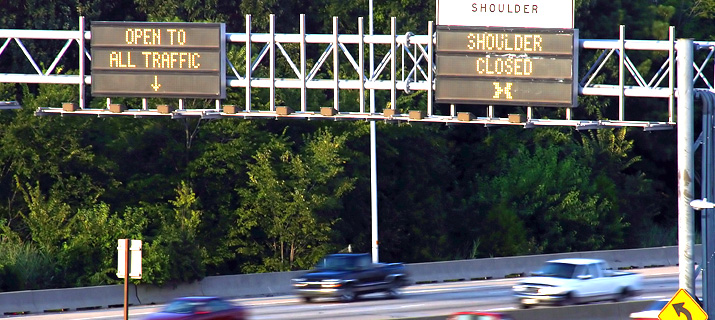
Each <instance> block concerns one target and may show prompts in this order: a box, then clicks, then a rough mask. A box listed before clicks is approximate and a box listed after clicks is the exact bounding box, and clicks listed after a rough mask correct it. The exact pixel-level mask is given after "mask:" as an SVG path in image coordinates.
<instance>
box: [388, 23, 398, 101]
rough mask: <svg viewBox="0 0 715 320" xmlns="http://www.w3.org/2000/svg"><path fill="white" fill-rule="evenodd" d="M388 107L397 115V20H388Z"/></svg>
mask: <svg viewBox="0 0 715 320" xmlns="http://www.w3.org/2000/svg"><path fill="white" fill-rule="evenodd" d="M390 39H391V40H390V82H391V84H390V107H391V108H392V109H394V110H395V113H397V52H396V51H397V20H396V18H395V17H392V18H390Z"/></svg>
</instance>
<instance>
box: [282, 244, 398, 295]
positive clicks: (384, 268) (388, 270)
mask: <svg viewBox="0 0 715 320" xmlns="http://www.w3.org/2000/svg"><path fill="white" fill-rule="evenodd" d="M407 276H408V275H407V271H406V270H405V266H404V265H403V264H402V263H387V264H385V263H372V259H371V256H370V254H367V253H339V254H331V255H328V256H325V257H324V258H322V259H321V260H320V262H318V264H317V265H316V266H315V269H313V270H310V271H308V272H306V273H304V274H302V275H301V276H300V277H299V278H295V279H292V285H293V289H294V291H295V293H296V294H297V295H298V296H300V297H301V298H302V299H303V300H304V301H305V302H310V301H311V300H312V299H313V298H319V297H334V298H339V299H340V300H341V301H344V302H350V301H353V300H355V299H357V297H358V296H360V295H363V294H368V293H373V292H385V293H387V295H388V296H389V297H392V298H396V297H398V296H399V294H400V292H399V289H400V288H402V287H404V286H406V285H408V284H409V280H408V277H407Z"/></svg>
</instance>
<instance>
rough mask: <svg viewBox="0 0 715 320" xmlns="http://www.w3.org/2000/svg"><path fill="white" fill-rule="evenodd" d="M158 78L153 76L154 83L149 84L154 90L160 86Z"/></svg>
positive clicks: (157, 89)
mask: <svg viewBox="0 0 715 320" xmlns="http://www.w3.org/2000/svg"><path fill="white" fill-rule="evenodd" d="M158 80H159V79H157V77H156V76H154V83H152V84H151V87H152V88H154V91H159V88H161V84H159V81H158Z"/></svg>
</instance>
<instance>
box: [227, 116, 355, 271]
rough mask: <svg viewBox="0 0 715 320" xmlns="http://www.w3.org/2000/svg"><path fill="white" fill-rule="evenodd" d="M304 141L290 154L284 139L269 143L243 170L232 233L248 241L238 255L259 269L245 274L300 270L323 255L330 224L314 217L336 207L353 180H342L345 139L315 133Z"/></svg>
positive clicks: (346, 178) (326, 246)
mask: <svg viewBox="0 0 715 320" xmlns="http://www.w3.org/2000/svg"><path fill="white" fill-rule="evenodd" d="M305 140H306V141H307V142H306V144H305V146H303V147H301V148H300V150H299V151H297V152H296V151H293V150H292V149H291V143H289V142H288V141H287V140H286V139H285V137H281V136H278V137H275V139H273V140H272V141H271V142H270V143H268V144H266V145H264V146H263V147H261V148H260V149H259V151H258V152H257V153H256V155H255V156H254V160H255V162H254V163H251V164H249V165H248V178H249V180H248V187H247V188H245V189H242V190H240V194H241V197H242V199H244V201H243V207H242V208H241V209H239V210H238V212H237V214H238V219H237V222H236V224H237V225H236V229H235V230H236V231H237V235H236V236H238V237H239V238H241V237H243V238H247V239H248V240H247V242H248V243H247V245H246V247H242V248H239V252H240V253H241V254H249V255H257V256H258V257H259V258H261V262H262V264H259V265H255V266H245V271H248V272H256V271H287V270H295V269H306V268H308V267H310V266H311V265H312V264H313V263H315V261H316V260H317V259H318V258H319V257H320V256H322V255H323V254H325V253H326V252H327V251H328V249H329V246H328V243H326V242H327V241H328V240H329V239H330V235H331V232H332V229H331V227H332V225H333V224H334V223H335V218H330V217H322V216H320V214H319V212H320V211H321V210H329V209H334V208H337V207H339V206H340V205H341V200H340V198H341V197H342V196H343V195H344V194H345V193H346V192H348V191H350V189H352V188H353V179H352V178H348V177H345V176H343V171H344V169H343V164H344V162H345V161H347V159H345V158H344V156H343V150H344V148H345V137H344V136H336V135H333V134H332V133H331V132H330V131H328V130H320V131H318V132H316V134H315V135H312V136H308V137H306V139H305Z"/></svg>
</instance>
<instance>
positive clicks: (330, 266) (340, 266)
mask: <svg viewBox="0 0 715 320" xmlns="http://www.w3.org/2000/svg"><path fill="white" fill-rule="evenodd" d="M315 268H316V269H321V270H353V269H355V266H354V263H353V259H351V258H349V257H336V256H329V257H325V258H323V259H322V260H320V261H318V264H317V265H315Z"/></svg>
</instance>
